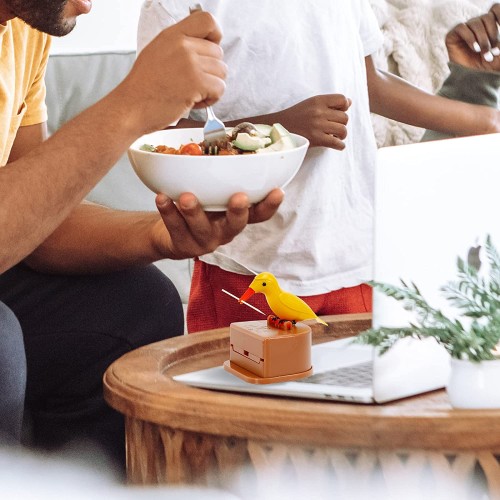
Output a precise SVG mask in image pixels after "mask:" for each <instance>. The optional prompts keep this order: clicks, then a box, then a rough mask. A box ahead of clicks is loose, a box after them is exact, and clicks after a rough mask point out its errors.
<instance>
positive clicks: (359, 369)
mask: <svg viewBox="0 0 500 500" xmlns="http://www.w3.org/2000/svg"><path fill="white" fill-rule="evenodd" d="M377 163H378V164H377V170H376V182H375V224H374V227H375V232H374V279H375V280H376V281H381V282H385V283H393V284H396V285H399V284H400V278H402V279H404V280H405V281H406V282H407V283H409V282H412V281H413V282H415V283H416V284H417V285H418V287H419V289H420V291H421V292H422V294H423V295H424V297H425V298H426V299H427V300H428V301H429V302H430V304H431V305H433V306H435V307H440V308H442V309H443V311H444V312H446V313H448V314H450V315H452V314H453V310H452V309H450V307H449V305H448V303H447V302H446V300H445V299H444V297H443V296H442V293H441V291H440V288H441V286H443V285H444V284H445V283H447V282H448V281H451V280H453V279H454V278H455V276H456V260H457V257H458V256H461V257H462V258H466V259H467V258H469V259H471V258H473V259H475V260H476V261H477V260H478V259H479V261H481V259H482V257H483V256H482V246H483V244H484V241H485V238H486V235H487V234H489V235H491V237H492V240H493V243H494V244H496V245H500V219H499V214H500V196H499V195H498V193H499V191H500V134H490V135H482V136H474V137H466V138H457V139H445V140H441V141H434V142H426V143H419V144H411V145H404V146H394V147H387V148H382V149H380V150H379V151H378V162H377ZM482 260H484V259H482ZM373 299H374V302H373V325H374V326H375V327H378V326H405V325H407V324H408V323H409V322H410V321H412V320H413V319H414V318H413V316H412V314H411V312H408V311H406V310H404V309H403V307H402V305H401V304H400V303H399V302H397V301H396V300H394V299H391V298H388V297H386V296H385V295H383V294H381V293H380V292H378V291H376V290H375V291H374V297H373ZM311 355H312V365H313V374H312V375H311V376H309V377H307V378H304V379H301V380H295V381H290V382H281V383H276V384H251V383H247V382H245V381H243V380H241V379H239V378H238V377H236V376H234V375H232V374H231V373H228V372H226V371H225V370H224V369H223V367H222V366H218V367H214V368H209V369H206V370H200V371H197V372H191V373H186V374H182V375H177V376H175V377H174V379H175V380H176V381H179V382H182V383H185V384H188V385H192V386H195V387H202V388H206V389H215V390H222V391H232V392H242V393H257V394H263V395H272V396H282V397H294V398H311V399H322V400H331V401H344V402H355V403H385V402H388V401H393V400H397V399H401V398H405V397H409V396H413V395H416V394H421V393H424V392H428V391H432V390H435V389H439V388H442V387H444V386H445V385H446V383H447V381H448V377H449V369H450V367H449V355H448V354H447V353H446V351H445V350H444V349H443V348H442V347H441V346H439V345H438V344H437V343H436V342H435V341H434V340H433V339H426V340H416V339H402V340H400V341H399V342H398V343H397V344H396V345H395V346H394V347H393V348H392V349H391V350H389V351H388V352H387V353H386V354H384V355H383V356H379V355H378V354H377V353H376V351H375V350H374V349H373V348H372V347H370V346H366V345H360V344H356V343H353V342H352V339H342V340H335V341H331V342H326V343H323V344H319V345H314V346H313V347H312V351H311ZM228 356H229V353H228Z"/></svg>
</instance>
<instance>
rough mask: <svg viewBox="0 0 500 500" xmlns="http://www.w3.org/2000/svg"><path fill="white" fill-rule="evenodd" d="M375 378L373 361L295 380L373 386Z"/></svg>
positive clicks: (344, 385) (350, 385)
mask: <svg viewBox="0 0 500 500" xmlns="http://www.w3.org/2000/svg"><path fill="white" fill-rule="evenodd" d="M372 380H373V362H372V361H367V362H366V363H359V364H357V365H351V366H344V367H342V368H336V369H335V370H330V371H326V372H321V373H316V374H314V375H311V376H310V377H306V378H303V379H299V380H295V382H303V383H307V384H323V385H339V386H343V387H359V388H361V387H371V385H372Z"/></svg>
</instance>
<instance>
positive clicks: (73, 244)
mask: <svg viewBox="0 0 500 500" xmlns="http://www.w3.org/2000/svg"><path fill="white" fill-rule="evenodd" d="M160 221H161V219H160V216H159V214H158V213H157V212H154V213H153V212H126V211H120V210H113V209H109V208H107V207H103V206H99V205H94V204H88V203H82V204H81V205H79V206H78V207H76V208H75V209H74V210H73V211H72V212H71V214H70V215H69V217H68V218H67V219H66V220H65V221H64V222H63V223H62V224H61V225H60V226H59V227H58V228H57V229H56V230H55V231H54V232H53V233H52V234H51V235H50V236H49V237H48V238H47V239H46V240H45V241H44V242H43V243H42V244H41V245H40V246H39V247H38V248H37V249H36V250H35V251H34V252H33V253H32V254H31V255H29V256H28V257H27V258H26V259H25V262H26V263H27V264H28V265H29V266H30V267H33V268H34V269H37V270H38V271H42V272H51V273H64V274H77V273H78V274H79V273H82V274H91V273H101V272H108V271H115V270H120V269H124V268H126V267H130V266H139V265H145V264H150V263H151V262H154V261H156V260H158V259H160V258H162V257H163V256H162V255H160V253H159V252H158V250H157V249H156V248H155V246H154V244H153V241H154V240H153V238H152V231H154V228H155V226H156V225H157V224H161V222H160Z"/></svg>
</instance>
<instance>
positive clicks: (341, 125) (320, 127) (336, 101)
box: [276, 94, 351, 150]
mask: <svg viewBox="0 0 500 500" xmlns="http://www.w3.org/2000/svg"><path fill="white" fill-rule="evenodd" d="M350 105H351V100H350V99H348V98H347V97H345V96H343V95H341V94H326V95H317V96H314V97H310V98H309V99H306V100H305V101H302V102H299V103H298V104H295V105H294V106H292V107H290V108H288V109H285V110H283V111H281V112H280V113H276V115H277V116H278V117H279V118H278V120H277V121H279V123H281V124H282V125H283V126H284V127H286V128H287V129H288V130H290V131H293V132H294V133H296V134H299V135H302V136H304V137H306V138H307V139H309V142H310V143H311V146H324V147H327V148H332V149H338V150H342V149H344V148H345V144H344V142H343V141H344V139H345V138H346V137H347V127H346V125H347V122H348V120H349V117H348V115H347V110H348V109H349V106H350Z"/></svg>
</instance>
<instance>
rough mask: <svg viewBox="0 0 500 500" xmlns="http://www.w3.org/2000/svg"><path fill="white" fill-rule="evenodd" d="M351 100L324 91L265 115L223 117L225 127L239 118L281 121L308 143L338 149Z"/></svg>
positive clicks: (188, 122) (192, 122)
mask: <svg viewBox="0 0 500 500" xmlns="http://www.w3.org/2000/svg"><path fill="white" fill-rule="evenodd" d="M350 105H351V100H350V99H348V98H347V97H345V96H343V95H341V94H324V95H317V96H313V97H310V98H309V99H305V100H304V101H301V102H299V103H297V104H294V105H293V106H291V107H289V108H287V109H284V110H283V111H279V112H277V113H269V114H267V115H258V116H251V117H242V118H240V119H238V120H233V121H226V122H225V124H226V125H227V126H229V127H234V126H235V125H238V123H241V122H251V123H265V124H268V125H272V124H273V123H281V125H283V126H284V127H285V128H286V129H287V130H289V131H290V132H293V133H295V134H299V135H302V136H304V137H306V138H307V139H309V142H310V144H311V146H324V147H327V148H332V149H338V150H342V149H344V148H345V144H344V142H343V141H344V139H345V138H346V136H347V127H346V125H347V122H348V120H349V117H348V109H349V106H350ZM200 126H203V124H202V123H201V122H197V121H195V120H190V119H189V120H188V119H181V120H180V121H179V123H178V124H177V127H184V128H186V127H200Z"/></svg>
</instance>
